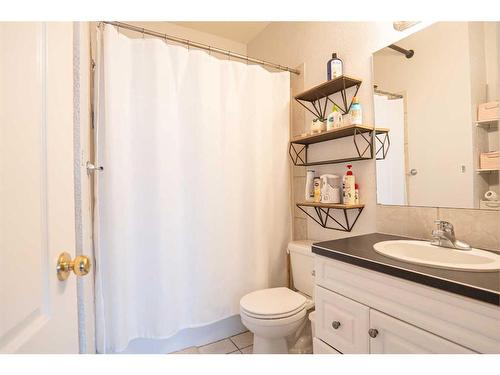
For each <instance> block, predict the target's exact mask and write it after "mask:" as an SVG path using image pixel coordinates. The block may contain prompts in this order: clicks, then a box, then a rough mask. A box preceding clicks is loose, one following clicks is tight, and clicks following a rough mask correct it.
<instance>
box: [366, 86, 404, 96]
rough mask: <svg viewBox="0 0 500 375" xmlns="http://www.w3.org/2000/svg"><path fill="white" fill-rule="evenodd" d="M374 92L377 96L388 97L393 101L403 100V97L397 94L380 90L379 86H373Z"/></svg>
mask: <svg viewBox="0 0 500 375" xmlns="http://www.w3.org/2000/svg"><path fill="white" fill-rule="evenodd" d="M373 92H374V93H375V94H376V95H382V96H387V97H390V98H392V99H403V95H401V94H395V93H393V92H389V91H384V90H379V89H378V86H377V85H373Z"/></svg>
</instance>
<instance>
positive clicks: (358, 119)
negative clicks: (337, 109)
mask: <svg viewBox="0 0 500 375" xmlns="http://www.w3.org/2000/svg"><path fill="white" fill-rule="evenodd" d="M362 124H363V113H362V112H361V104H359V100H358V98H357V97H354V98H353V99H352V105H351V125H362Z"/></svg>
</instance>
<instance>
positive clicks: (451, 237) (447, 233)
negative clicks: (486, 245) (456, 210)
mask: <svg viewBox="0 0 500 375" xmlns="http://www.w3.org/2000/svg"><path fill="white" fill-rule="evenodd" d="M435 223H436V225H437V228H436V229H434V230H433V231H432V241H431V245H435V246H441V247H449V248H452V249H457V250H470V249H471V247H470V245H469V244H467V243H465V242H462V241H459V240H457V239H456V238H455V230H454V229H453V224H451V223H450V222H448V221H444V220H436V221H435Z"/></svg>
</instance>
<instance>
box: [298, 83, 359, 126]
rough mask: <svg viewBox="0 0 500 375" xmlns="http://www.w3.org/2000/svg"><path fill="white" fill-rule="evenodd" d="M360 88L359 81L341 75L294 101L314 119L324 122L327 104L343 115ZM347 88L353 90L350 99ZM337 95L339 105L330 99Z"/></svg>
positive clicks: (302, 94)
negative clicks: (339, 100)
mask: <svg viewBox="0 0 500 375" xmlns="http://www.w3.org/2000/svg"><path fill="white" fill-rule="evenodd" d="M360 86H361V80H359V79H356V78H352V77H349V76H345V75H342V76H340V77H337V78H335V79H332V80H330V81H327V82H324V83H322V84H320V85H318V86H315V87H313V88H311V89H309V90H307V91H304V92H303V93H301V94H299V95H296V96H295V100H296V101H297V102H298V103H299V104H300V105H301V106H303V107H304V108H305V109H306V110H307V111H309V112H310V113H312V114H313V115H314V116H315V118H319V119H321V120H325V119H326V110H327V107H328V102H331V103H332V104H334V105H336V106H337V107H338V108H339V109H340V111H341V112H342V113H343V114H347V113H349V111H350V110H351V106H352V101H353V99H354V97H355V96H356V95H357V93H358V90H359V87H360ZM349 88H353V90H351V95H350V99H348V97H347V95H348V92H347V89H349ZM337 93H340V98H341V100H342V103H341V104H340V103H338V102H337V101H335V100H333V98H332V96H333V95H334V94H337Z"/></svg>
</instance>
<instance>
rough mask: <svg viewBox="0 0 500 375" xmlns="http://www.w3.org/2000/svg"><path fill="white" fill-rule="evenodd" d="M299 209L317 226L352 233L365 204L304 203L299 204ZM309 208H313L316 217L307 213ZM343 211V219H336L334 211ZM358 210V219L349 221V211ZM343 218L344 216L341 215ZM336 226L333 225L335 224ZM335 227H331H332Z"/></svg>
mask: <svg viewBox="0 0 500 375" xmlns="http://www.w3.org/2000/svg"><path fill="white" fill-rule="evenodd" d="M297 207H298V208H299V209H300V210H301V211H302V212H304V213H305V214H306V215H307V216H309V217H310V218H311V219H312V220H314V221H315V222H316V223H317V224H319V225H321V226H322V227H323V228H326V229H332V230H338V231H341V232H350V231H351V230H352V228H353V227H354V225H355V224H356V222H357V221H358V218H359V216H360V215H361V212H362V211H363V208H364V205H363V204H355V205H345V204H329V203H314V202H303V203H297ZM307 207H313V208H314V212H315V213H316V216H313V215H311V214H310V213H309V212H308V211H307V209H306V208H307ZM334 210H336V211H338V210H340V211H343V214H344V215H343V218H342V219H341V218H335V217H334V216H333V215H332V214H331V212H332V211H334ZM354 210H357V214H356V217H355V218H354V220H353V221H352V222H351V221H350V220H349V215H348V214H347V212H348V211H354ZM341 216H342V215H341ZM332 222H333V223H335V224H333V223H332ZM332 224H333V225H335V226H331V225H332Z"/></svg>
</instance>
